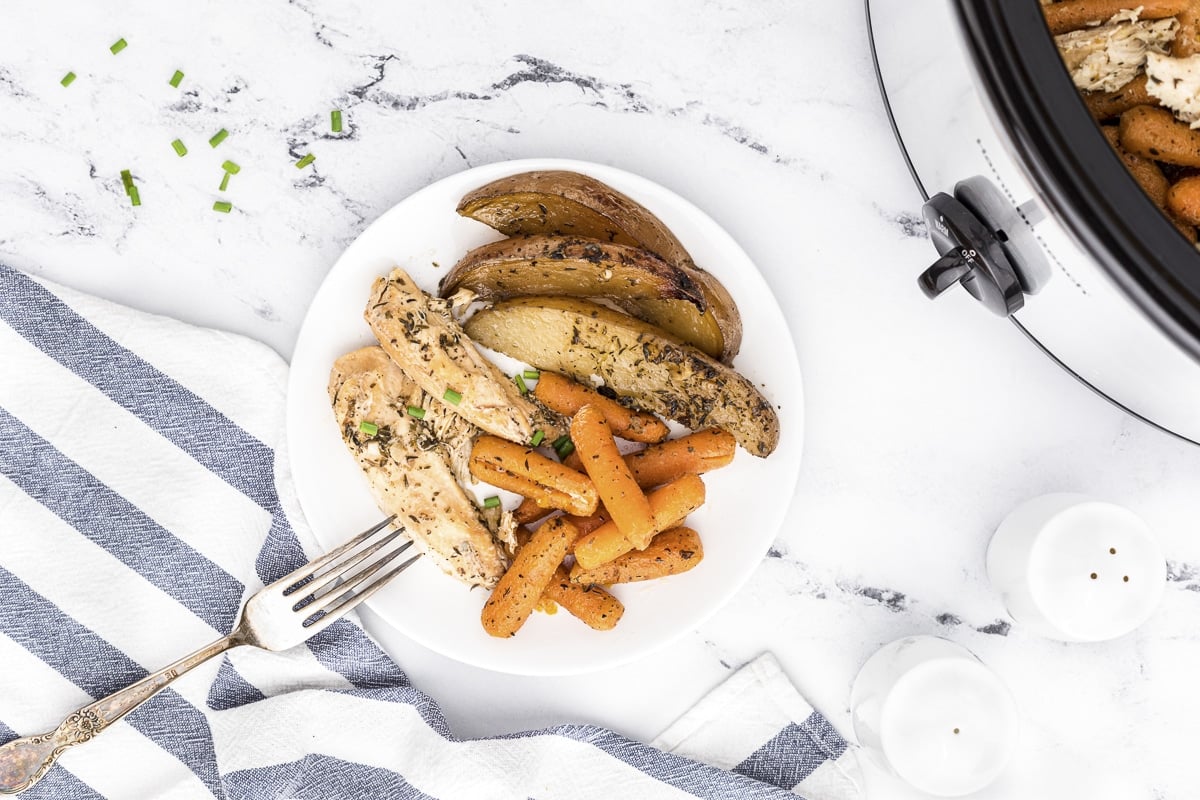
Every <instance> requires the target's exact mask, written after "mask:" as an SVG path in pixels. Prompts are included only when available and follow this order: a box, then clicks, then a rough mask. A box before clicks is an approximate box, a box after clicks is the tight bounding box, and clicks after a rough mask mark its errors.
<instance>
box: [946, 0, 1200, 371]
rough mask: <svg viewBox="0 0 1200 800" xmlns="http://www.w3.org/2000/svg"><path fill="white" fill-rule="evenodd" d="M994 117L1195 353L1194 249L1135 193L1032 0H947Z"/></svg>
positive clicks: (1199, 296)
mask: <svg viewBox="0 0 1200 800" xmlns="http://www.w3.org/2000/svg"><path fill="white" fill-rule="evenodd" d="M954 5H955V6H956V8H957V13H958V16H959V20H960V22H961V23H962V26H963V29H964V32H965V34H966V39H967V42H968V43H969V47H968V51H969V52H970V53H971V56H972V58H973V59H974V62H975V67H976V70H977V72H978V74H979V78H980V81H981V83H982V85H983V87H984V90H985V92H986V93H987V96H988V99H989V100H990V101H991V104H992V110H993V111H994V113H995V117H996V121H997V122H998V124H1000V125H1001V126H1002V127H1003V128H1004V129H1005V131H1006V132H1007V134H1008V136H1009V139H1010V140H1011V142H1012V144H1013V147H1014V149H1015V150H1016V155H1017V156H1018V157H1019V158H1020V160H1021V162H1022V164H1023V166H1024V167H1025V169H1026V170H1027V171H1028V172H1029V174H1030V177H1031V178H1032V179H1033V181H1034V183H1035V184H1036V185H1037V186H1038V187H1039V188H1040V190H1041V191H1042V192H1043V193H1044V195H1045V199H1046V201H1047V202H1048V203H1049V204H1050V205H1051V206H1052V207H1053V208H1054V210H1055V211H1056V212H1057V215H1058V216H1059V218H1060V219H1061V220H1062V221H1063V223H1064V224H1065V225H1066V226H1067V227H1068V229H1070V231H1071V232H1072V233H1073V234H1074V236H1075V237H1076V238H1077V239H1078V240H1079V241H1080V243H1081V244H1082V245H1083V246H1084V247H1085V248H1087V249H1088V251H1089V252H1091V254H1092V255H1093V256H1094V257H1095V258H1096V260H1097V262H1098V263H1099V264H1100V265H1101V267H1102V268H1103V269H1104V270H1105V271H1106V272H1107V273H1108V274H1109V275H1111V276H1112V278H1113V279H1114V281H1115V282H1116V283H1117V285H1118V286H1120V287H1121V289H1122V290H1123V291H1124V292H1125V293H1126V294H1127V295H1128V296H1129V297H1130V298H1131V299H1132V300H1133V301H1134V302H1135V303H1136V304H1137V305H1138V306H1139V307H1140V308H1141V309H1142V311H1143V312H1144V313H1145V314H1147V315H1148V316H1149V317H1150V318H1151V319H1153V320H1154V322H1155V323H1156V324H1157V325H1158V326H1159V327H1160V328H1161V329H1162V330H1163V331H1164V333H1166V334H1167V335H1168V336H1170V337H1171V338H1172V339H1173V340H1175V342H1176V343H1177V344H1179V345H1180V346H1181V347H1182V348H1184V349H1185V350H1187V351H1188V352H1189V353H1191V355H1192V356H1193V357H1195V358H1197V359H1198V360H1200V253H1197V251H1196V249H1195V247H1193V246H1192V245H1191V244H1190V243H1189V242H1188V241H1187V240H1186V239H1184V238H1183V237H1182V236H1180V235H1179V233H1178V231H1176V230H1175V228H1174V226H1173V225H1172V224H1171V222H1170V221H1169V220H1168V219H1167V218H1166V217H1165V216H1164V215H1163V214H1162V212H1161V211H1159V209H1158V208H1157V207H1156V206H1155V205H1154V204H1153V203H1152V202H1150V199H1149V198H1148V197H1147V196H1146V195H1145V193H1144V192H1142V190H1141V188H1140V187H1139V186H1138V185H1137V183H1136V182H1135V181H1134V180H1133V178H1132V177H1131V176H1130V175H1129V173H1128V172H1127V171H1126V169H1125V167H1124V165H1123V164H1122V163H1121V162H1120V160H1119V159H1118V158H1117V156H1116V155H1115V154H1114V153H1113V151H1112V149H1111V147H1110V146H1109V144H1108V142H1107V140H1105V138H1104V136H1103V135H1102V134H1101V133H1100V130H1099V127H1098V126H1097V125H1096V122H1095V120H1093V119H1092V117H1091V115H1090V114H1089V113H1088V111H1087V107H1086V106H1085V105H1084V103H1083V101H1082V99H1081V98H1080V96H1079V92H1078V90H1077V89H1076V88H1075V86H1074V84H1073V83H1072V82H1071V78H1070V76H1069V75H1068V73H1067V71H1066V69H1065V68H1064V67H1063V63H1062V59H1061V57H1060V56H1059V53H1058V49H1057V48H1056V47H1055V44H1054V40H1053V38H1052V37H1051V36H1050V32H1049V30H1047V28H1046V23H1045V21H1044V18H1043V16H1042V10H1041V7H1040V6H1039V4H1038V3H1037V0H1025V2H1019V3H1017V2H1013V0H955V3H954Z"/></svg>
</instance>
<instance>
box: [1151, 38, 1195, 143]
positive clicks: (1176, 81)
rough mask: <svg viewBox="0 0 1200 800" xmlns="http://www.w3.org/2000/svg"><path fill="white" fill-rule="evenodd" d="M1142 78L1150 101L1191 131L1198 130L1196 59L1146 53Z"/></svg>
mask: <svg viewBox="0 0 1200 800" xmlns="http://www.w3.org/2000/svg"><path fill="white" fill-rule="evenodd" d="M1146 77H1147V80H1146V91H1148V92H1149V93H1150V95H1151V96H1152V97H1156V98H1158V100H1159V101H1160V102H1161V103H1162V104H1163V105H1164V106H1166V107H1167V108H1169V109H1171V110H1172V111H1173V112H1175V118H1176V119H1178V120H1180V121H1181V122H1186V123H1187V124H1188V125H1190V126H1191V127H1192V129H1193V130H1195V129H1197V128H1200V55H1197V56H1188V57H1187V58H1171V57H1170V56H1163V55H1159V54H1157V53H1150V54H1149V55H1148V56H1147V57H1146Z"/></svg>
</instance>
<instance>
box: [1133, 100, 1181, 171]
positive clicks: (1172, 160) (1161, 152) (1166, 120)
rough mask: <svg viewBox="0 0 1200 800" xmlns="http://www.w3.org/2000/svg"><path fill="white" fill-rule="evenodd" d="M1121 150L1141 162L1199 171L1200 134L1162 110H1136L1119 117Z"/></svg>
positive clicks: (1143, 108)
mask: <svg viewBox="0 0 1200 800" xmlns="http://www.w3.org/2000/svg"><path fill="white" fill-rule="evenodd" d="M1121 146H1122V147H1123V148H1125V149H1126V150H1127V151H1129V152H1130V153H1133V154H1134V155H1138V156H1141V157H1143V158H1152V159H1154V160H1155V161H1165V162H1167V163H1168V164H1178V165H1179V166H1181V167H1200V131H1194V130H1192V129H1191V128H1189V127H1188V126H1187V125H1186V124H1184V123H1182V122H1180V121H1178V120H1177V119H1175V117H1174V116H1172V115H1171V112H1170V111H1167V110H1166V109H1164V108H1151V107H1150V106H1138V107H1137V108H1131V109H1129V110H1128V111H1126V112H1125V113H1124V114H1122V115H1121Z"/></svg>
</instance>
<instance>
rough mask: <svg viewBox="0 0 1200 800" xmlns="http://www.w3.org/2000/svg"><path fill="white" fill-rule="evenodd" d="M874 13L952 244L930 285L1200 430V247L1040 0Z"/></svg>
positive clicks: (908, 144) (1106, 385)
mask: <svg viewBox="0 0 1200 800" xmlns="http://www.w3.org/2000/svg"><path fill="white" fill-rule="evenodd" d="M1131 4H1132V5H1133V6H1136V3H1131ZM867 17H868V30H869V32H870V36H871V47H872V51H873V55H874V59H875V65H876V69H877V72H878V76H879V85H880V88H881V90H882V92H883V96H884V102H885V103H886V105H887V108H888V114H889V116H890V118H891V120H892V127H893V128H894V130H895V133H896V138H897V140H898V141H899V143H900V149H901V152H902V154H903V156H904V158H905V159H906V160H907V162H908V165H909V168H910V170H911V172H912V175H913V178H914V179H915V180H916V183H917V187H918V189H919V190H920V192H921V194H922V196H923V197H924V199H925V206H924V211H923V215H924V218H925V221H926V224H927V226H928V230H929V234H930V238H931V240H932V241H933V243H934V245H935V246H936V247H937V251H938V256H940V257H938V258H937V259H936V261H934V262H933V263H932V265H931V266H930V267H929V268H928V269H927V270H925V272H923V273H922V274H921V275H920V276H919V280H918V285H919V287H920V289H922V290H923V291H924V292H925V293H926V294H927V295H929V296H930V297H936V296H937V295H939V294H941V293H942V292H944V291H947V290H955V291H961V290H965V291H967V292H968V293H969V294H970V295H971V296H972V297H974V298H976V299H977V300H978V301H979V302H980V305H982V306H983V307H984V308H986V309H987V310H988V311H991V312H992V313H995V314H997V315H1000V316H1002V317H1005V318H1007V319H1008V320H1010V321H1011V322H1012V324H1013V325H1014V326H1015V328H1016V329H1017V330H1018V331H1020V332H1021V333H1023V334H1024V335H1025V336H1027V337H1028V338H1029V340H1030V341H1031V342H1032V343H1033V344H1035V345H1036V346H1038V347H1039V348H1041V349H1042V350H1043V351H1044V352H1045V353H1046V354H1047V355H1049V356H1050V357H1051V358H1053V359H1054V360H1055V361H1056V362H1058V363H1059V364H1060V365H1061V366H1063V367H1064V368H1065V369H1067V370H1068V371H1069V372H1071V373H1072V374H1073V375H1075V376H1076V377H1077V378H1078V379H1079V380H1080V381H1082V382H1083V383H1085V384H1086V385H1088V386H1089V387H1091V388H1092V389H1093V390H1095V391H1096V392H1097V393H1099V394H1100V395H1102V396H1103V397H1105V398H1107V399H1109V400H1110V401H1111V402H1113V403H1115V404H1117V405H1118V406H1120V407H1122V408H1124V409H1125V410H1127V411H1128V412H1129V413H1131V414H1133V415H1134V416H1136V417H1139V418H1141V419H1142V420H1144V421H1146V422H1148V423H1150V424H1152V425H1155V426H1156V427H1159V428H1161V429H1163V430H1165V431H1167V432H1169V433H1172V434H1174V435H1176V436H1179V437H1181V438H1183V439H1186V440H1188V441H1191V442H1193V443H1200V253H1198V252H1197V250H1196V248H1195V246H1193V245H1192V244H1190V243H1189V242H1188V241H1187V240H1186V239H1185V238H1184V237H1183V236H1182V235H1180V234H1179V233H1178V231H1176V229H1175V228H1174V226H1173V225H1172V224H1171V222H1170V221H1169V220H1168V219H1167V218H1166V217H1165V216H1164V215H1163V214H1162V213H1161V212H1160V211H1159V210H1158V208H1157V207H1155V206H1154V204H1153V203H1152V202H1151V201H1150V199H1149V198H1148V197H1147V196H1146V195H1145V193H1143V192H1142V191H1141V189H1140V187H1139V186H1138V185H1137V183H1136V182H1135V181H1134V179H1133V178H1132V177H1131V176H1130V175H1129V173H1128V172H1127V171H1126V169H1125V167H1124V165H1123V164H1122V163H1121V161H1120V160H1119V158H1118V157H1117V155H1116V154H1115V153H1114V152H1113V151H1112V149H1111V148H1110V146H1109V144H1108V142H1107V141H1106V140H1105V138H1104V136H1103V134H1102V133H1101V131H1100V128H1099V126H1098V125H1097V124H1096V122H1095V121H1094V120H1093V119H1092V117H1091V115H1090V114H1089V113H1088V111H1087V108H1086V106H1085V105H1084V103H1083V100H1082V99H1081V97H1080V95H1079V92H1078V90H1077V89H1076V88H1075V86H1074V85H1073V84H1072V82H1071V78H1070V76H1069V74H1068V72H1067V70H1066V68H1065V67H1064V66H1063V63H1062V60H1061V58H1060V56H1059V53H1058V50H1057V48H1056V46H1055V43H1054V39H1053V38H1052V37H1051V35H1050V33H1049V31H1048V29H1047V28H1046V24H1045V22H1044V20H1043V15H1042V10H1041V7H1040V5H1039V3H1038V0H867ZM914 291H916V288H914ZM981 313H987V312H986V311H981Z"/></svg>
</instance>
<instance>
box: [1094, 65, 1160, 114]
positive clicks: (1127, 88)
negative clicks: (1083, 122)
mask: <svg viewBox="0 0 1200 800" xmlns="http://www.w3.org/2000/svg"><path fill="white" fill-rule="evenodd" d="M1083 102H1085V103H1087V107H1088V111H1090V112H1091V113H1092V117H1093V118H1095V119H1096V121H1097V122H1105V121H1107V120H1110V119H1116V118H1117V117H1119V116H1121V115H1122V114H1124V113H1125V112H1126V111H1128V110H1129V109H1131V108H1133V107H1134V106H1157V105H1161V103H1159V101H1158V98H1157V97H1155V96H1154V95H1152V94H1150V92H1149V91H1148V90H1147V89H1146V76H1145V75H1139V76H1138V77H1136V78H1134V79H1133V80H1131V81H1130V82H1129V83H1127V84H1125V85H1124V86H1122V87H1121V88H1120V89H1117V90H1116V91H1115V92H1083Z"/></svg>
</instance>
